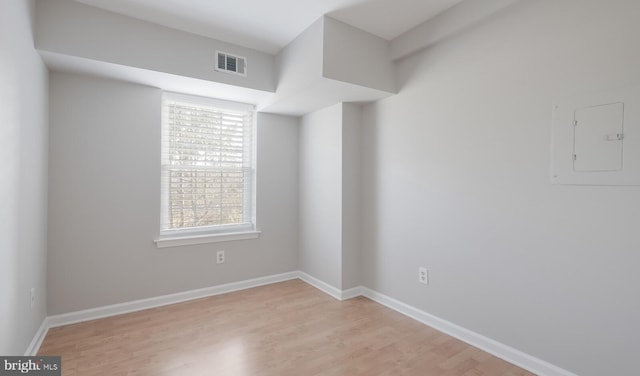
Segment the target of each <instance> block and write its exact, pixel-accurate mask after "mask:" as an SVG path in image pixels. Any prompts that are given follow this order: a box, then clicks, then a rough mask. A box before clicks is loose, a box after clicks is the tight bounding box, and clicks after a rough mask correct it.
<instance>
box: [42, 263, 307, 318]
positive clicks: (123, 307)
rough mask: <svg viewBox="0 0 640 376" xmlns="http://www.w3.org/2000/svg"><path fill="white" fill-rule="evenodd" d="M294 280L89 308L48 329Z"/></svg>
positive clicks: (274, 278) (276, 278)
mask: <svg viewBox="0 0 640 376" xmlns="http://www.w3.org/2000/svg"><path fill="white" fill-rule="evenodd" d="M296 278H298V273H297V272H289V273H283V274H276V275H271V276H267V277H260V278H254V279H249V280H246V281H240V282H232V283H227V284H224V285H218V286H213V287H206V288H203V289H197V290H191V291H185V292H179V293H176V294H169V295H163V296H157V297H153V298H148V299H141V300H135V301H131V302H126V303H120V304H113V305H108V306H104V307H98V308H91V309H86V310H83V311H77V312H70V313H65V314H62V315H55V316H50V317H48V320H49V327H50V328H55V327H57V326H62V325H69V324H74V323H78V322H83V321H89V320H95V319H100V318H104V317H110V316H115V315H121V314H124V313H129V312H136V311H142V310H144V309H149V308H155V307H161V306H165V305H169V304H175V303H181V302H185V301H188V300H193V299H200V298H206V297H209V296H214V295H220V294H226V293H229V292H233V291H239V290H246V289H250V288H252V287H258V286H263V285H269V284H272V283H277V282H283V281H288V280H291V279H296Z"/></svg>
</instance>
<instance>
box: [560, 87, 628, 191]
mask: <svg viewBox="0 0 640 376" xmlns="http://www.w3.org/2000/svg"><path fill="white" fill-rule="evenodd" d="M551 157H552V160H551V182H552V183H553V184H575V185H640V88H634V89H626V90H619V91H613V92H608V93H587V94H578V95H574V96H572V97H568V98H567V99H563V100H559V101H557V102H556V104H555V105H554V108H553V129H552V156H551Z"/></svg>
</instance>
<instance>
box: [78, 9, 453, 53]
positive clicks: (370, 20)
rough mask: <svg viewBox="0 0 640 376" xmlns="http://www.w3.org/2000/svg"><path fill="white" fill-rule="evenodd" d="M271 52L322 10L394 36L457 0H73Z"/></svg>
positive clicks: (354, 23) (285, 43) (292, 36)
mask: <svg viewBox="0 0 640 376" xmlns="http://www.w3.org/2000/svg"><path fill="white" fill-rule="evenodd" d="M76 1H78V2H81V3H84V4H87V5H92V6H96V7H99V8H103V9H107V10H110V11H113V12H117V13H121V14H124V15H128V16H131V17H135V18H138V19H142V20H145V21H149V22H154V23H157V24H161V25H165V26H168V27H172V28H175V29H179V30H183V31H188V32H191V33H195V34H200V35H204V36H207V37H210V38H214V39H219V40H222V41H226V42H229V43H234V44H238V45H241V46H245V47H249V48H253V49H256V50H260V51H264V52H267V53H276V52H278V51H280V49H282V48H283V47H284V46H286V45H287V44H288V43H289V42H291V41H292V40H293V39H294V38H295V37H296V36H298V35H299V34H300V33H302V31H304V30H305V29H306V28H307V27H308V26H310V25H311V24H312V23H313V22H314V21H315V20H317V19H318V18H320V17H321V16H322V15H325V14H326V15H329V16H331V17H333V18H335V19H337V20H340V21H343V22H346V23H348V24H350V25H352V26H355V27H358V28H360V29H362V30H365V31H368V32H370V33H372V34H375V35H377V36H379V37H382V38H384V39H388V40H391V39H394V38H396V37H397V36H399V35H400V34H402V33H404V32H406V31H407V30H409V29H411V28H413V27H414V26H417V25H419V24H420V23H422V22H424V21H426V20H428V19H430V18H433V17H434V16H436V15H437V14H439V13H440V12H442V11H444V10H446V9H447V8H449V7H451V6H453V5H455V4H457V3H459V2H461V1H462V0H76Z"/></svg>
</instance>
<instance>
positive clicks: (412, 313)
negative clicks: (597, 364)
mask: <svg viewBox="0 0 640 376" xmlns="http://www.w3.org/2000/svg"><path fill="white" fill-rule="evenodd" d="M361 291H362V295H363V296H365V297H367V298H369V299H371V300H373V301H375V302H378V303H380V304H382V305H384V306H387V307H389V308H391V309H393V310H394V311H397V312H400V313H402V314H403V315H405V316H408V317H411V318H412V319H414V320H416V321H419V322H421V323H423V324H425V325H428V326H430V327H432V328H434V329H437V330H439V331H441V332H443V333H445V334H448V335H450V336H452V337H455V338H457V339H459V340H461V341H463V342H466V343H468V344H470V345H471V346H474V347H477V348H479V349H480V350H482V351H485V352H488V353H489V354H492V355H495V356H497V357H498V358H501V359H503V360H506V361H507V362H509V363H512V364H515V365H516V366H518V367H520V368H523V369H526V370H527V371H529V372H532V373H535V374H536V375H539V376H577V375H576V374H574V373H571V372H569V371H567V370H564V369H562V368H560V367H557V366H555V365H553V364H551V363H548V362H546V361H544V360H542V359H538V358H536V357H533V356H531V355H529V354H526V353H524V352H522V351H520V350H516V349H514V348H513V347H510V346H507V345H505V344H503V343H500V342H498V341H495V340H493V339H491V338H488V337H485V336H483V335H482V334H479V333H476V332H473V331H471V330H469V329H466V328H463V327H461V326H459V325H456V324H454V323H452V322H449V321H447V320H443V319H441V318H439V317H437V316H434V315H432V314H429V313H427V312H424V311H421V310H419V309H417V308H415V307H412V306H410V305H408V304H405V303H402V302H400V301H398V300H396V299H393V298H390V297H388V296H386V295H384V294H381V293H379V292H377V291H374V290H371V289H369V288H366V287H362V288H361Z"/></svg>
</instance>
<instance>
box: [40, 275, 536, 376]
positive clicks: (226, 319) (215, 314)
mask: <svg viewBox="0 0 640 376" xmlns="http://www.w3.org/2000/svg"><path fill="white" fill-rule="evenodd" d="M39 354H40V355H61V356H62V369H63V373H62V374H63V375H65V376H100V375H109V376H120V375H153V376H163V375H167V376H168V375H172V376H173V375H185V376H187V375H188V376H196V375H216V376H226V375H230V376H245V375H261V376H262V375H269V376H288V375H295V376H312V375H327V376H329V375H331V376H332V375H345V376H346V375H349V376H351V375H366V376H376V375H389V376H392V375H393V376H395V375H420V376H454V375H456V376H482V375H491V376H524V375H532V374H531V373H529V372H526V371H524V370H522V369H520V368H518V367H516V366H514V365H511V364H509V363H506V362H504V361H502V360H500V359H498V358H496V357H494V356H492V355H489V354H487V353H485V352H483V351H480V350H478V349H476V348H474V347H471V346H469V345H467V344H465V343H463V342H461V341H458V340H456V339H454V338H452V337H450V336H447V335H445V334H443V333H440V332H438V331H436V330H434V329H432V328H430V327H428V326H425V325H423V324H421V323H419V322H417V321H414V320H412V319H410V318H407V317H405V316H403V315H401V314H400V313H397V312H395V311H392V310H390V309H388V308H386V307H384V306H382V305H380V304H378V303H375V302H373V301H371V300H368V299H366V298H363V297H358V298H355V299H351V300H347V301H343V302H340V301H337V300H334V299H333V298H332V297H330V296H328V295H325V294H324V293H323V292H321V291H319V290H317V289H315V288H314V287H311V286H309V285H307V284H306V283H304V282H302V281H299V280H293V281H287V282H282V283H277V284H273V285H269V286H263V287H257V288H254V289H250V290H244V291H239V292H234V293H229V294H225V295H218V296H214V297H210V298H205V299H199V300H194V301H190V302H186V303H180V304H174V305H170V306H165V307H160V308H154V309H149V310H145V311H140V312H135V313H129V314H125V315H120V316H114V317H110V318H105V319H100V320H94V321H89V322H84V323H79V324H73V325H68V326H63V327H58V328H53V329H51V330H50V331H49V333H48V334H47V336H46V338H45V340H44V342H43V344H42V346H41V348H40V351H39Z"/></svg>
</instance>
